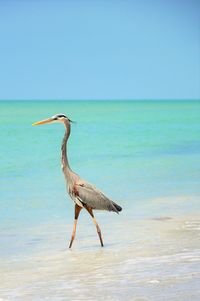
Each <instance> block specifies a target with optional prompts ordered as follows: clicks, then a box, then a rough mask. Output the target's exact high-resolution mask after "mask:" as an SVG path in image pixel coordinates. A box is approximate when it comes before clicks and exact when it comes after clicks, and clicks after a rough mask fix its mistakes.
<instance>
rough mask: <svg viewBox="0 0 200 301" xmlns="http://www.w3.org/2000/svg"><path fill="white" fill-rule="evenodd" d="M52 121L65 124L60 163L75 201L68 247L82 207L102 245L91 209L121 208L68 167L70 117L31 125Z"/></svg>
mask: <svg viewBox="0 0 200 301" xmlns="http://www.w3.org/2000/svg"><path fill="white" fill-rule="evenodd" d="M52 122H62V123H63V124H64V125H65V129H66V131H65V135H64V138H63V141H62V147H61V163H62V170H63V173H64V176H65V180H66V185H67V191H68V194H69V196H70V197H71V199H72V200H73V201H74V203H75V220H74V228H73V232H72V238H71V242H70V246H69V247H70V248H71V246H72V243H73V240H74V237H75V232H76V224H77V220H78V216H79V213H80V211H81V209H82V208H85V209H86V210H87V211H88V212H89V214H90V215H91V216H92V218H93V221H94V223H95V225H96V228H97V232H98V235H99V238H100V242H101V246H103V240H102V237H101V231H100V228H99V226H98V224H97V222H96V220H95V218H94V215H93V210H107V211H114V212H116V213H118V211H121V210H122V208H121V207H120V206H119V205H117V204H116V203H115V202H113V201H112V200H110V199H109V198H108V197H107V196H105V194H104V193H103V192H101V191H100V190H98V189H97V188H96V187H95V186H94V185H92V184H90V183H88V182H87V181H85V180H83V179H81V177H80V176H79V175H78V174H76V173H75V172H74V171H72V169H71V168H70V166H69V162H68V158H67V141H68V139H69V136H70V132H71V125H70V122H71V121H70V119H68V118H67V117H66V116H65V115H64V114H58V115H55V116H53V117H51V118H50V119H46V120H43V121H39V122H36V123H34V124H33V125H39V124H44V123H52Z"/></svg>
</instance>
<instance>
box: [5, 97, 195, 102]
mask: <svg viewBox="0 0 200 301" xmlns="http://www.w3.org/2000/svg"><path fill="white" fill-rule="evenodd" d="M1 101H200V98H124V99H123V98H108V99H106V98H103V99H92V98H89V99H86V98H82V99H76V98H72V99H70V98H66V99H65V98H60V99H59V98H58V99H56V98H52V99H47V98H45V99H44V98H43V99H39V98H36V99H31V98H28V99H25V98H23V99H0V102H1Z"/></svg>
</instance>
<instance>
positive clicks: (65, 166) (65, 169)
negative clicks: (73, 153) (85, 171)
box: [61, 121, 71, 175]
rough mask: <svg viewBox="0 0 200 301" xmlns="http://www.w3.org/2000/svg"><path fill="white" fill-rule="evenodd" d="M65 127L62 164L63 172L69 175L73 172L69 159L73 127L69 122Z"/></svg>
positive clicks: (66, 122)
mask: <svg viewBox="0 0 200 301" xmlns="http://www.w3.org/2000/svg"><path fill="white" fill-rule="evenodd" d="M64 125H65V129H66V131H65V135H64V137H63V141H62V147H61V162H62V170H63V172H64V174H65V175H67V174H68V173H69V172H70V171H71V168H70V166H69V162H68V158H67V141H68V139H69V136H70V132H71V126H70V123H69V122H68V121H65V122H64Z"/></svg>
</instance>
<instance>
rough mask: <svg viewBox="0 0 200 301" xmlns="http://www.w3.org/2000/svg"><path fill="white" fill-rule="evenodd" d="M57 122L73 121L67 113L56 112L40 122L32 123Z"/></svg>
mask: <svg viewBox="0 0 200 301" xmlns="http://www.w3.org/2000/svg"><path fill="white" fill-rule="evenodd" d="M55 122H61V123H64V122H72V121H71V120H70V119H69V118H67V116H66V115H64V114H56V115H54V116H52V117H50V118H48V119H44V120H41V121H38V122H35V123H33V124H32V125H41V124H45V123H55Z"/></svg>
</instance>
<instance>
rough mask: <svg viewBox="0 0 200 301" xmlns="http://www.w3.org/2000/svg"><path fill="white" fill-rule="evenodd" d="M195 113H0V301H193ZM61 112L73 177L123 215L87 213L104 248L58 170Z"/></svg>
mask: <svg viewBox="0 0 200 301" xmlns="http://www.w3.org/2000/svg"><path fill="white" fill-rule="evenodd" d="M199 111H200V102H197V101H190V102H186V101H183V102H167V101H166V102H162V103H160V102H155V101H150V102H146V101H144V102H114V101H113V102H109V103H108V102H107V103H105V102H101V103H100V102H84V103H83V102H56V101H54V102H53V101H51V102H43V101H42V102H34V101H33V102H32V101H31V102H29V103H28V102H0V114H1V118H0V129H1V171H0V175H1V195H0V223H1V230H0V258H1V259H0V265H1V275H0V301H2V300H4V301H8V300H9V301H10V300H20V301H23V300H26V301H27V300H34V301H39V300H52V301H53V300H55V301H57V300H137V301H139V300H140V301H142V300H143V301H144V300H187V301H189V300H199V298H200V291H199V287H200V280H199V279H200V275H199V273H200V262H199V261H200V240H199V239H200V237H199V233H200V219H199V217H200V214H199V200H200V197H199V196H200V185H199V178H200V169H199V160H200V148H199V141H200V122H199V121H200V117H199V116H200V115H199ZM55 113H66V114H67V115H68V116H69V117H70V118H71V119H74V120H76V121H77V124H76V125H74V126H73V129H72V135H71V137H70V142H69V157H70V162H71V165H72V168H73V169H74V170H75V171H76V172H78V173H79V174H80V175H81V176H83V177H84V178H85V179H87V180H88V181H90V182H92V183H93V184H95V185H96V186H97V187H99V188H101V189H102V190H103V191H105V192H106V193H107V194H108V195H109V196H110V197H111V198H113V199H114V200H116V201H117V202H118V203H119V204H120V205H121V206H122V207H123V211H122V212H121V213H120V215H117V214H114V213H107V212H97V213H96V216H97V220H98V222H99V224H100V226H101V230H102V233H103V238H104V242H105V247H104V248H100V246H99V241H98V237H97V234H96V230H95V227H94V226H93V224H92V221H91V220H90V217H89V216H88V215H87V213H86V212H81V216H80V220H79V224H78V229H77V237H76V240H75V242H74V245H73V249H72V250H68V243H69V239H70V235H71V230H72V223H73V203H72V202H71V201H70V200H69V198H68V197H66V192H65V183H64V179H63V175H62V172H61V169H60V143H61V139H62V135H63V128H62V125H48V126H41V127H37V128H36V127H35V128H34V127H31V123H33V122H34V121H37V120H40V119H43V118H46V117H49V116H51V115H53V114H55Z"/></svg>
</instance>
